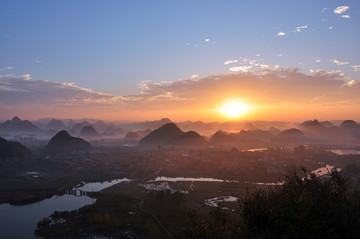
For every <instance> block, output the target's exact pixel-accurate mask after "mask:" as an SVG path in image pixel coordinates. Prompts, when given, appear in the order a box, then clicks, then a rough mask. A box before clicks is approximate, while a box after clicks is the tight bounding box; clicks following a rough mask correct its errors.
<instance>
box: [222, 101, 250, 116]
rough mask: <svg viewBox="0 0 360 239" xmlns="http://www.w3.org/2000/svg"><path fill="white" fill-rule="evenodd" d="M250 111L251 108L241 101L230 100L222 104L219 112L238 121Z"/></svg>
mask: <svg viewBox="0 0 360 239" xmlns="http://www.w3.org/2000/svg"><path fill="white" fill-rule="evenodd" d="M249 110H250V106H248V105H247V104H246V103H244V102H243V100H241V99H235V100H228V101H225V102H223V103H222V106H221V107H220V108H219V109H218V111H219V112H220V113H221V114H222V115H224V116H226V117H227V118H231V119H237V118H239V117H241V116H244V115H245V114H246V113H247V112H248V111H249Z"/></svg>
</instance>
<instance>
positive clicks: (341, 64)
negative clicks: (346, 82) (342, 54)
mask: <svg viewBox="0 0 360 239" xmlns="http://www.w3.org/2000/svg"><path fill="white" fill-rule="evenodd" d="M331 62H332V63H334V64H336V65H338V66H343V65H348V64H349V62H347V61H343V62H342V61H338V60H336V59H334V60H332V61H331Z"/></svg>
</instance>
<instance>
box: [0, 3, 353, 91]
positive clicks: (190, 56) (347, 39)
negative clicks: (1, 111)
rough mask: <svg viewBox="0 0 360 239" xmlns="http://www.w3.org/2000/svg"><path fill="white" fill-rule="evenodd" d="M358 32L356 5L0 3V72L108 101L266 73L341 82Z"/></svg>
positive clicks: (348, 74)
mask: <svg viewBox="0 0 360 239" xmlns="http://www.w3.org/2000/svg"><path fill="white" fill-rule="evenodd" d="M338 7H340V8H338ZM336 9H337V10H336ZM359 26H360V1H358V0H352V1H347V0H338V1H334V0H326V1H325V0H317V1H310V0H305V1H289V0H286V1H285V0H276V1H275V0H274V1H268V0H254V1H230V0H228V1H220V0H218V1H215V0H208V1H203V0H199V1H187V0H184V1H165V0H164V1H134V0H131V1H130V0H129V1H125V0H123V1H120V0H118V1H100V0H98V1H94V0H86V1H85V0H83V1H74V0H72V1H67V0H51V1H45V0H43V1H35V0H34V1H29V0H24V1H21V0H12V1H10V0H3V1H1V8H0V52H1V54H0V75H13V76H23V75H26V77H28V78H31V79H32V80H33V81H44V80H46V81H49V82H56V83H66V82H67V83H70V82H73V83H72V84H73V85H76V86H78V87H81V88H89V89H91V90H93V91H96V92H101V93H106V94H112V95H115V96H128V95H134V94H139V93H140V92H141V91H142V90H143V89H141V88H139V84H140V83H141V82H143V81H151V82H155V83H160V82H164V81H178V80H180V79H191V78H203V77H207V76H212V75H219V74H232V73H238V72H244V71H248V70H257V69H264V68H266V67H268V69H276V68H287V67H290V68H293V67H297V68H299V69H300V71H301V72H303V73H305V74H311V72H310V70H312V72H313V73H314V72H316V71H317V70H320V69H321V70H324V71H327V72H337V73H339V74H344V75H345V76H344V77H345V78H344V79H345V81H348V82H350V81H351V80H359V76H360V54H359V53H360V45H359V42H360V31H359V29H360V28H359ZM225 62H227V63H228V64H224V63H225Z"/></svg>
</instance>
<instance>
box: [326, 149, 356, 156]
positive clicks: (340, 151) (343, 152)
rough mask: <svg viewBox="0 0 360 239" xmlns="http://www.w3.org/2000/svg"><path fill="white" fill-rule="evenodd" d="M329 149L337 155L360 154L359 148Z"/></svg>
mask: <svg viewBox="0 0 360 239" xmlns="http://www.w3.org/2000/svg"><path fill="white" fill-rule="evenodd" d="M328 151H330V152H333V153H334V154H337V155H349V154H360V151H359V150H353V149H329V150H328Z"/></svg>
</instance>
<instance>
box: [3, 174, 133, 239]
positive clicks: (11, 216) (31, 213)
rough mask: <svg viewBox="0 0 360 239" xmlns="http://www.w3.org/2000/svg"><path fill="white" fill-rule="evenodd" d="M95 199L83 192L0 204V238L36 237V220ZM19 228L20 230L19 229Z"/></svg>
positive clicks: (87, 188)
mask: <svg viewBox="0 0 360 239" xmlns="http://www.w3.org/2000/svg"><path fill="white" fill-rule="evenodd" d="M129 181H130V179H126V178H123V179H115V180H112V181H110V182H102V183H101V182H97V183H87V184H84V185H82V186H81V187H75V188H73V190H77V191H78V192H80V190H81V191H84V192H95V191H100V190H102V189H104V188H107V187H110V186H112V185H115V184H117V183H122V182H129ZM95 201H96V199H93V198H90V197H88V196H86V195H84V194H81V193H79V194H76V193H75V195H67V194H65V195H62V196H56V195H55V196H53V197H51V198H48V199H44V200H42V201H40V202H36V203H32V204H27V205H22V206H13V205H10V204H7V203H5V204H1V205H0V233H1V238H6V239H23V238H36V236H35V235H34V230H35V229H36V227H37V223H38V221H40V220H41V219H43V218H44V217H48V216H50V215H51V214H52V213H53V212H54V211H71V210H75V209H79V208H81V207H84V206H86V205H90V204H93V203H95ZM19 229H21V230H19Z"/></svg>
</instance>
